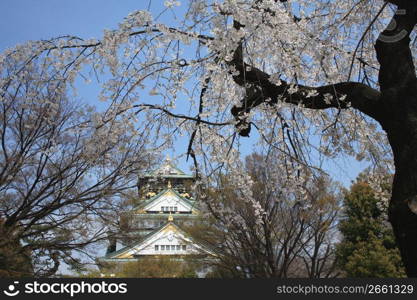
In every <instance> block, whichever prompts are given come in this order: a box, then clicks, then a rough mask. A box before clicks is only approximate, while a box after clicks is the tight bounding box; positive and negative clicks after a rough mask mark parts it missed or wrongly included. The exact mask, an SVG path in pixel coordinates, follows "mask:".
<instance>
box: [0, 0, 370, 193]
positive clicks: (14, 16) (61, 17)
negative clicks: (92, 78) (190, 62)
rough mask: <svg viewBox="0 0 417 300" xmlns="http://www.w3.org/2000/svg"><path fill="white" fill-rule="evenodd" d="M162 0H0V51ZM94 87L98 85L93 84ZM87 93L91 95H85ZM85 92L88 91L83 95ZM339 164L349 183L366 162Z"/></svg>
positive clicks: (83, 31)
mask: <svg viewBox="0 0 417 300" xmlns="http://www.w3.org/2000/svg"><path fill="white" fill-rule="evenodd" d="M163 2H164V1H163V0H157V1H155V0H153V1H152V0H144V1H140V0H118V1H116V0H71V1H64V0H1V1H0V11H1V12H2V18H0V37H1V38H0V51H3V50H5V49H6V48H9V47H13V46H14V45H16V44H20V43H24V42H26V41H28V40H39V39H49V38H52V37H56V36H60V35H75V36H79V37H81V38H86V39H88V38H100V37H101V36H102V34H103V30H104V29H113V28H116V27H117V25H118V23H119V22H121V21H122V20H123V18H124V17H125V16H127V15H128V14H129V13H130V12H132V11H134V10H139V9H147V8H148V7H150V8H151V11H152V12H153V15H154V16H155V15H158V14H159V12H161V11H162V10H164V9H165V7H164V6H163ZM186 2H187V1H185V0H184V1H183V3H182V5H181V7H179V8H175V10H174V11H177V12H178V13H179V14H181V12H183V10H184V9H185V6H186ZM174 16H175V15H174V13H173V12H169V13H167V14H164V20H160V21H164V22H170V21H172V19H173V18H174ZM95 88H96V89H97V87H95ZM83 92H84V93H85V95H84V96H85V97H89V98H94V97H95V94H94V87H92V88H91V87H90V88H86V89H84V90H83ZM88 93H90V95H88ZM86 94H87V95H86ZM187 142H188V140H187V139H185V138H184V139H181V140H179V141H178V142H177V144H178V152H177V153H174V152H173V151H172V152H170V153H169V154H170V155H171V156H173V155H178V154H180V153H181V152H185V151H186V148H187V145H186V143H187ZM252 142H253V140H251V139H241V143H242V147H241V150H243V152H244V153H246V154H248V153H250V152H251V150H252V147H251V146H250V144H251V143H252ZM335 163H336V164H337V165H339V166H338V167H329V168H330V170H331V171H332V173H334V176H335V177H334V179H336V180H338V181H341V182H342V183H343V184H344V185H345V186H348V185H350V182H351V180H354V178H355V177H356V175H357V173H358V172H359V171H360V170H362V169H363V168H364V167H365V166H366V164H364V163H358V162H356V161H354V160H352V159H347V160H344V159H343V160H342V159H340V160H339V159H338V160H337V161H335ZM190 165H191V164H190V163H186V162H185V159H182V160H181V161H180V162H179V167H180V168H182V169H183V170H184V171H188V167H189V166H190Z"/></svg>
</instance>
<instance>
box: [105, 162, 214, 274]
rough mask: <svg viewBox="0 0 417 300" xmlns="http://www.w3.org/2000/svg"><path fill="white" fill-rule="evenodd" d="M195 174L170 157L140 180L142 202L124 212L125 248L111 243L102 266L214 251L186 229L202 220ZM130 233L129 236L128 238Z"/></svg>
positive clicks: (199, 254) (137, 202)
mask: <svg viewBox="0 0 417 300" xmlns="http://www.w3.org/2000/svg"><path fill="white" fill-rule="evenodd" d="M194 182H195V177H194V176H193V175H189V174H185V173H184V172H183V171H181V170H180V169H178V168H177V167H176V166H175V165H174V164H173V163H172V161H171V160H170V159H169V158H167V159H166V161H165V162H164V163H163V165H162V166H161V167H160V168H158V169H157V170H155V171H153V172H150V173H146V174H144V175H143V176H141V177H140V178H139V180H138V201H135V202H134V205H133V208H132V209H130V210H129V211H125V212H122V213H121V214H120V227H121V228H120V229H121V230H122V231H124V232H125V233H127V234H126V235H125V237H124V239H122V240H121V241H119V242H121V243H122V245H123V246H122V247H121V248H120V249H116V242H115V240H113V242H111V243H110V245H109V247H108V250H107V253H106V255H105V256H104V257H101V258H99V259H98V262H99V265H103V264H107V265H113V266H115V265H116V266H117V265H119V264H120V263H125V262H134V261H138V260H140V259H141V258H143V257H147V258H155V259H158V257H161V256H170V257H175V258H179V259H181V258H182V257H186V256H193V257H206V256H209V255H211V254H212V253H211V252H210V250H209V249H208V248H207V247H205V246H203V245H201V244H199V243H197V242H195V241H194V240H193V238H192V237H191V236H190V235H189V234H188V233H187V232H186V230H184V228H185V227H188V226H193V225H194V224H195V223H196V222H199V221H200V220H201V218H200V209H199V207H198V203H197V201H196V200H195V198H194V197H193V196H192V193H191V186H192V184H193V183H194ZM126 236H127V238H126Z"/></svg>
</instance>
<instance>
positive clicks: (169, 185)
mask: <svg viewBox="0 0 417 300" xmlns="http://www.w3.org/2000/svg"><path fill="white" fill-rule="evenodd" d="M168 188H169V189H170V188H172V185H171V180H168Z"/></svg>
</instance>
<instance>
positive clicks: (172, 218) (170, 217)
mask: <svg viewBox="0 0 417 300" xmlns="http://www.w3.org/2000/svg"><path fill="white" fill-rule="evenodd" d="M172 221H174V217H173V216H172V215H171V213H169V216H168V222H172Z"/></svg>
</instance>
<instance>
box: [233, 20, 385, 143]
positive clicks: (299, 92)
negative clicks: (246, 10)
mask: <svg viewBox="0 0 417 300" xmlns="http://www.w3.org/2000/svg"><path fill="white" fill-rule="evenodd" d="M238 27H239V26H235V28H238ZM228 64H229V65H230V66H231V67H234V68H235V69H236V70H237V71H238V74H236V73H234V75H233V79H234V81H235V82H236V83H237V84H239V85H240V86H242V87H245V88H246V97H245V98H244V99H242V103H241V105H240V106H234V107H233V108H232V110H231V113H232V114H233V116H234V117H235V119H236V120H237V127H238V128H239V133H240V135H242V136H248V134H249V131H250V127H249V124H248V123H247V122H246V120H245V114H247V113H249V112H250V111H251V109H252V108H254V107H256V106H258V105H260V104H262V103H268V104H275V103H277V102H278V101H282V102H285V103H291V104H294V105H302V106H303V107H305V108H309V109H327V108H337V109H346V108H349V107H350V106H352V107H353V108H355V109H358V110H359V111H361V112H363V113H365V114H367V115H368V116H370V117H372V118H374V119H376V120H379V119H380V114H381V112H380V111H379V110H378V105H376V104H377V103H378V101H379V99H380V92H379V91H377V90H375V89H373V88H371V87H369V86H367V85H365V84H362V83H358V82H341V83H337V84H331V85H324V86H320V87H310V86H305V85H299V84H297V85H295V84H294V85H293V84H289V83H287V82H286V81H284V80H281V81H280V83H278V84H276V83H274V82H272V81H271V76H270V75H269V74H267V73H265V72H263V71H262V70H260V69H258V68H255V67H253V66H250V65H248V64H246V63H245V62H244V61H243V55H242V45H239V46H238V48H237V49H236V50H235V53H234V57H233V60H232V61H230V62H228Z"/></svg>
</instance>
